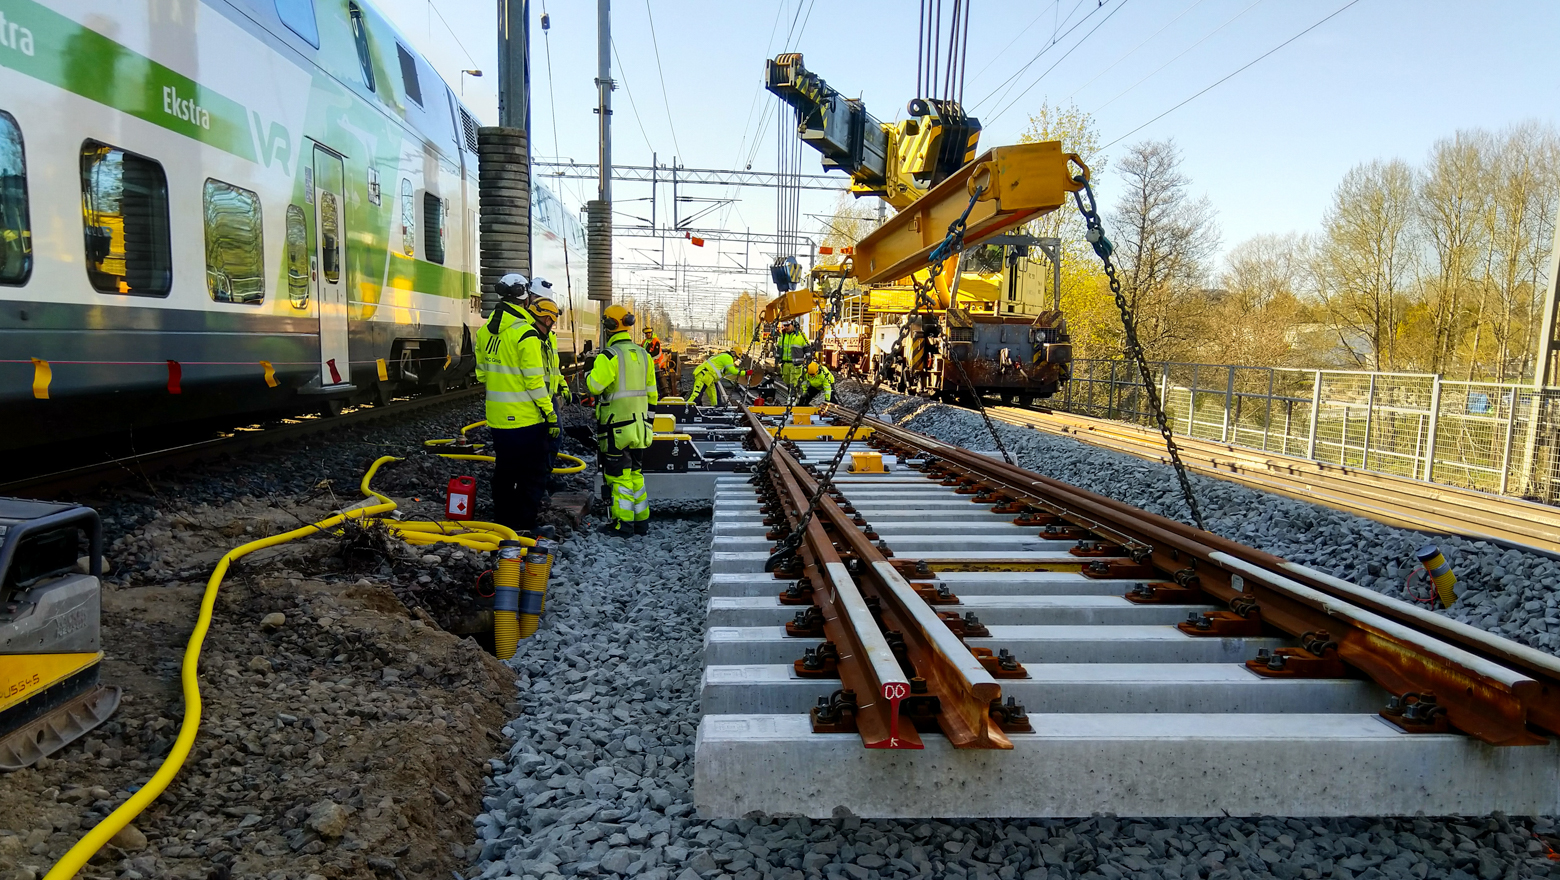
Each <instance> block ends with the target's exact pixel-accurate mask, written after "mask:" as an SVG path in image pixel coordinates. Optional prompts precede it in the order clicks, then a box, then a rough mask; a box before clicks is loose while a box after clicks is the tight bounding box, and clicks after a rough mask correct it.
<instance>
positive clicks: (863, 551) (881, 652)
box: [747, 411, 1013, 749]
mask: <svg viewBox="0 0 1560 880" xmlns="http://www.w3.org/2000/svg"><path fill="white" fill-rule="evenodd" d="M747 418H748V419H749V423H750V424H751V425H752V426H753V428H754V431H753V437H754V439H755V442H757V443H758V444H759V447H760V449H767V448H768V446H769V444H770V443H772V442H774V441H773V439H772V438H770V437H769V435H768V433H767V432H766V431H764V430H763V429H762V425H761V424H760V423H759V421H758V419H757V417H756V416H755V415H754V414H753V413H752V412H751V411H748V412H747ZM770 474H771V478H772V480H773V484H774V488H775V490H776V496H777V497H776V500H777V501H778V502H779V504H780V506H781V507H782V508H783V509H784V510H785V512H786V515H785V521H786V522H787V523H788V525H789V526H790V527H792V528H794V527H795V524H796V523H797V522H798V521H799V520H800V514H801V512H802V511H803V510H805V509H806V505H807V502H808V499H810V498H811V497H812V495H813V494H814V493H815V492H816V491H817V489H818V483H817V481H816V480H815V479H814V478H813V477H812V475H811V474H809V473H808V472H807V470H806V468H804V467H803V466H802V464H801V462H800V461H798V460H797V458H796V457H795V456H794V455H792V454H791V452H790V451H789V450H787V449H786V448H785V446H784V444H782V445H781V446H780V447H779V448H778V449H776V450H775V453H774V455H773V457H772V458H771V470H770ZM766 522H767V520H766ZM776 524H778V520H777V521H776ZM836 544H838V545H839V547H838V548H836ZM798 556H799V557H800V562H801V566H800V567H801V570H802V573H803V575H804V576H805V577H807V578H808V580H809V582H810V583H811V584H812V595H813V604H815V605H816V606H818V608H819V609H820V611H821V612H822V616H823V628H824V634H825V636H826V637H827V638H828V639H829V640H830V641H832V642H834V643H835V644H836V645H839V646H841V647H840V648H839V649H838V653H839V657H838V661H837V669H838V672H839V675H840V679H841V682H842V684H843V685H844V688H845V689H849V690H856V691H857V692H858V693H867V694H872V695H874V699H873V700H872V703H871V704H870V706H866V707H863V708H865V709H866V710H867V711H864V712H859V713H858V718H857V727H858V729H859V732H860V734H861V737H862V741H863V743H864V744H865V745H867V747H868V748H921V747H922V744H921V740H920V737H919V735H918V734H917V732H916V729H915V727H914V721H915V720H916V719H917V717H919V718H920V719H922V720H928V721H930V720H935V722H936V725H937V728H938V729H939V730H940V731H941V732H942V733H943V735H944V736H945V737H947V739H948V741H949V743H951V744H952V745H953V746H954V747H956V748H986V749H1011V748H1012V747H1013V743H1012V741H1011V740H1010V739H1008V737H1007V734H1005V733H1004V732H1003V731H1002V729H1001V727H1000V726H999V724H998V723H997V721H995V720H994V719H993V718H992V717H991V714H990V712H991V706H992V704H993V703H994V702H1000V700H1001V696H1002V691H1001V686H1000V685H999V684H998V683H997V681H996V679H995V678H993V677H992V675H991V673H989V672H987V671H986V669H985V667H984V666H982V665H981V663H980V661H979V660H977V659H976V658H975V656H974V655H973V654H972V653H971V651H970V649H969V648H968V647H966V646H965V645H964V643H963V642H962V641H960V640H959V638H958V637H957V636H955V635H954V634H953V633H952V631H950V630H949V629H948V626H947V624H945V623H944V622H943V621H942V620H941V619H939V618H938V616H937V614H936V612H934V611H933V610H932V609H931V607H930V606H928V605H927V604H926V602H925V601H924V600H923V599H922V598H921V596H920V595H919V594H918V593H917V592H916V590H915V588H914V587H912V586H911V585H910V583H909V581H907V580H906V579H905V578H904V576H903V575H901V574H900V573H899V572H898V571H897V570H895V569H894V567H893V565H892V564H890V563H889V561H888V559H887V557H886V556H884V554H883V553H882V551H880V550H879V549H878V548H877V547H876V546H875V545H874V544H873V543H872V541H871V539H870V538H868V537H867V536H866V534H864V533H863V532H862V531H861V530H860V529H859V528H857V526H856V525H855V523H854V522H852V520H851V517H850V515H849V514H847V513H846V512H845V510H844V509H843V508H842V507H841V506H840V504H839V503H838V502H837V501H836V500H835V499H834V498H831V497H827V496H825V497H824V498H822V499H821V500H820V502H819V505H818V508H817V511H816V515H815V516H814V517H813V518H812V519H811V521H810V522H809V523H808V526H807V529H806V532H805V533H804V540H803V542H802V546H801V547H800V548H799V549H798ZM847 558H848V559H849V561H850V565H847V564H846V562H845V560H846V559H847ZM793 570H794V569H793ZM852 570H854V571H855V572H857V573H859V574H860V576H861V584H860V587H859V588H858V586H857V584H856V582H855V580H854V578H853V577H852ZM820 576H822V578H821V579H820ZM869 602H872V603H874V604H871V605H869ZM890 634H891V635H892V636H893V640H894V642H895V643H896V645H897V646H898V647H899V648H900V653H899V654H898V655H897V656H896V654H895V653H894V651H893V648H892V647H890V645H889V635H890ZM847 646H848V647H847ZM885 652H886V653H885ZM905 666H909V667H910V668H909V669H906V668H905ZM906 709H908V710H909V713H908V714H909V715H910V716H911V717H910V718H909V719H905V718H902V717H901V715H902V714H904V713H903V710H906ZM885 714H886V717H885ZM817 721H818V718H817V714H816V712H815V713H814V724H815V727H816V726H817ZM869 723H870V725H871V726H870V730H869V726H868V724H869Z"/></svg>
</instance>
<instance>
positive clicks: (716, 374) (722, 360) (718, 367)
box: [693, 351, 742, 381]
mask: <svg viewBox="0 0 1560 880" xmlns="http://www.w3.org/2000/svg"><path fill="white" fill-rule="evenodd" d="M693 371H694V372H695V373H704V374H705V375H707V376H709V377H710V380H711V381H714V380H715V379H719V378H720V377H721V376H740V375H742V371H741V370H739V369H737V361H736V358H733V357H732V356H731V353H730V352H726V351H723V352H721V353H720V354H717V355H715V356H714V357H712V358H710V359H709V360H707V361H705V362H704V363H702V364H699V365H698V366H697V367H694V368H693Z"/></svg>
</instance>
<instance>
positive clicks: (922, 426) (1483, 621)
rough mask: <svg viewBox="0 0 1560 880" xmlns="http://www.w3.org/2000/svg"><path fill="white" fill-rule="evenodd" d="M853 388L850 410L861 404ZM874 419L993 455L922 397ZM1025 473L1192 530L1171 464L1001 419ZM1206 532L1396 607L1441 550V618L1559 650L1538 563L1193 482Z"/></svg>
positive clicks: (949, 412) (983, 438)
mask: <svg viewBox="0 0 1560 880" xmlns="http://www.w3.org/2000/svg"><path fill="white" fill-rule="evenodd" d="M861 396H862V395H860V394H859V392H856V391H854V390H852V391H850V392H847V393H846V394H844V395H842V397H843V398H844V399H843V400H842V403H844V405H846V406H850V405H854V404H855V403H858V402H859V401H860V400H861ZM873 409H874V410H876V411H877V413H878V414H879V415H880V416H881V417H883V418H885V419H887V420H889V421H892V422H894V423H895V424H899V425H902V426H904V427H906V428H909V429H911V430H915V431H920V432H921V433H923V434H930V435H932V436H934V437H936V438H938V439H939V440H943V441H945V442H948V443H954V444H957V445H959V446H963V447H965V448H967V449H976V450H981V451H990V452H991V453H992V454H994V455H996V454H999V453H997V452H996V444H995V443H994V442H993V441H992V439H991V432H990V431H989V430H988V429H987V428H986V425H985V424H984V423H983V422H982V420H981V417H980V414H979V413H977V412H974V411H973V410H968V409H963V408H960V407H953V406H947V405H944V404H938V403H932V402H929V401H927V400H925V399H922V398H916V397H904V396H901V395H897V394H889V393H886V392H879V393H878V395H877V397H876V399H875V400H874V402H873ZM993 424H994V425H995V426H996V429H997V431H998V433H999V435H1000V436H1001V438H1002V442H1003V444H1004V445H1006V447H1007V449H1008V452H1009V453H1011V454H1012V455H1013V457H1014V460H1015V462H1016V463H1017V464H1018V465H1020V466H1021V467H1024V468H1028V469H1029V470H1032V471H1035V472H1036V473H1040V474H1044V475H1046V476H1048V477H1054V478H1056V479H1058V480H1062V481H1064V482H1067V483H1071V484H1072V485H1075V486H1078V487H1080V488H1083V489H1088V490H1089V491H1091V492H1097V493H1099V494H1101V495H1106V496H1109V497H1111V498H1115V499H1117V500H1119V501H1123V502H1126V503H1127V504H1131V505H1134V506H1136V507H1141V508H1143V509H1144V510H1147V511H1149V512H1151V513H1157V514H1159V515H1161V516H1166V517H1169V518H1171V519H1176V520H1180V521H1181V522H1184V523H1190V522H1192V517H1191V513H1190V511H1189V510H1188V508H1187V507H1186V502H1185V501H1184V499H1182V497H1181V490H1180V487H1179V485H1178V483H1177V482H1176V479H1175V472H1174V470H1173V469H1172V468H1171V467H1170V466H1169V465H1164V464H1160V463H1158V462H1151V461H1145V460H1143V459H1140V458H1135V457H1133V456H1130V455H1126V454H1124V453H1120V452H1114V451H1111V450H1108V449H1100V448H1098V447H1094V446H1090V445H1088V444H1086V443H1083V442H1080V441H1076V440H1071V439H1068V438H1065V437H1056V436H1053V435H1050V434H1046V433H1044V432H1042V431H1036V430H1033V429H1031V428H1025V427H1021V426H1018V425H1010V424H1005V423H1003V422H1000V421H995V420H993ZM1188 476H1189V478H1190V480H1191V484H1192V491H1193V492H1194V493H1195V495H1196V496H1197V502H1198V505H1199V506H1200V507H1201V508H1202V512H1203V517H1204V519H1205V520H1206V524H1207V526H1208V529H1209V530H1210V531H1212V532H1214V533H1215V534H1219V535H1223V536H1224V537H1226V538H1229V539H1231V540H1234V541H1239V542H1241V543H1242V544H1246V545H1248V546H1251V547H1255V548H1257V549H1259V550H1265V551H1267V552H1268V553H1272V554H1274V555H1275V556H1282V557H1284V558H1285V559H1288V560H1290V561H1293V562H1298V563H1301V564H1304V565H1308V566H1311V567H1312V568H1315V569H1318V570H1320V571H1325V572H1327V573H1329V574H1332V575H1336V576H1338V577H1340V578H1343V579H1344V580H1347V581H1351V582H1353V583H1356V584H1359V585H1360V586H1363V587H1368V588H1370V589H1373V590H1376V591H1377V592H1379V593H1383V594H1385V595H1388V596H1391V597H1393V598H1396V599H1407V600H1410V601H1411V600H1412V599H1411V597H1410V596H1409V592H1408V590H1407V589H1406V584H1407V583H1408V582H1409V579H1410V578H1411V577H1414V578H1415V579H1418V574H1417V573H1418V572H1419V571H1420V568H1421V566H1420V564H1419V560H1418V559H1417V558H1416V557H1415V556H1414V551H1416V550H1418V549H1419V548H1420V547H1423V546H1424V545H1425V544H1435V545H1436V546H1438V547H1440V548H1441V552H1442V553H1444V554H1445V555H1446V558H1447V560H1448V561H1450V562H1451V564H1452V569H1453V570H1454V571H1455V572H1456V573H1457V580H1458V583H1457V594H1458V598H1457V601H1456V603H1455V604H1454V605H1453V606H1452V608H1451V609H1450V610H1447V611H1438V612H1437V613H1440V614H1444V615H1446V616H1448V617H1450V618H1452V619H1454V620H1460V621H1462V622H1464V623H1467V624H1469V625H1471V626H1476V627H1479V628H1480V629H1484V630H1487V631H1489V632H1491V633H1493V634H1495V635H1499V636H1503V637H1505V638H1508V639H1511V640H1512V641H1515V642H1520V643H1522V644H1524V645H1528V646H1531V647H1534V648H1537V649H1539V650H1542V651H1548V652H1549V653H1552V654H1553V653H1557V652H1560V561H1557V560H1555V559H1552V558H1550V557H1548V556H1546V555H1544V554H1542V553H1538V552H1532V551H1525V550H1519V549H1514V548H1511V547H1503V546H1500V545H1497V544H1493V543H1491V542H1488V541H1477V540H1472V539H1469V538H1462V537H1456V536H1449V535H1427V534H1424V533H1422V532H1416V531H1413V530H1411V529H1402V528H1397V527H1394V526H1388V525H1384V524H1382V523H1379V522H1376V521H1374V520H1369V519H1365V518H1363V517H1359V516H1355V515H1353V514H1349V513H1344V512H1342V511H1338V510H1333V509H1331V508H1328V507H1322V506H1320V505H1316V504H1310V503H1308V502H1305V501H1298V500H1295V499H1292V498H1285V497H1283V496H1280V495H1272V494H1269V493H1266V492H1261V491H1258V490H1256V489H1250V488H1247V487H1245V486H1241V485H1238V484H1236V483H1230V482H1226V481H1224V480H1216V479H1213V478H1211V477H1204V476H1200V475H1198V474H1189V475H1188Z"/></svg>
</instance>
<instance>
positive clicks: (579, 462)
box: [423, 421, 585, 474]
mask: <svg viewBox="0 0 1560 880" xmlns="http://www.w3.org/2000/svg"><path fill="white" fill-rule="evenodd" d="M485 427H487V422H485V421H484V422H472V423H471V424H469V425H467V426H466V427H464V428H461V429H460V440H461V442H462V445H465V444H464V441H465V439H466V432H467V431H471V430H473V429H476V428H485ZM455 443H456V440H455V438H452V437H444V438H440V439H437V440H424V441H423V445H424V446H453V445H455ZM484 445H485V444H482V443H473V444H470V448H472V449H481V448H483V446H484ZM435 454H436V455H438V456H439V457H440V458H450V459H455V460H456V461H487V462H491V461H492V460H493V456H491V455H484V454H481V453H475V454H473V453H462V452H439V453H435ZM556 457H557V458H566V459H568V460H569V461H572V462H574V464H571V465H568V466H566V467H555V468H553V469H552V472H553V473H555V474H577V473H580V472H581V471H583V470H585V460H584V459H583V458H580V457H579V456H575V455H569V454H568V453H566V452H559V453H556Z"/></svg>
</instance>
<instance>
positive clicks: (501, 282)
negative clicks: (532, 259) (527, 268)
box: [496, 272, 531, 296]
mask: <svg viewBox="0 0 1560 880" xmlns="http://www.w3.org/2000/svg"><path fill="white" fill-rule="evenodd" d="M530 283H531V282H529V281H527V280H525V276H524V275H521V274H520V273H519V272H510V273H509V274H508V275H505V276H504V277H502V278H500V279H498V284H497V285H496V286H497V288H498V295H499V296H520V295H522V294H524V293H525V292H526V288H527V287H529V286H530Z"/></svg>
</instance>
